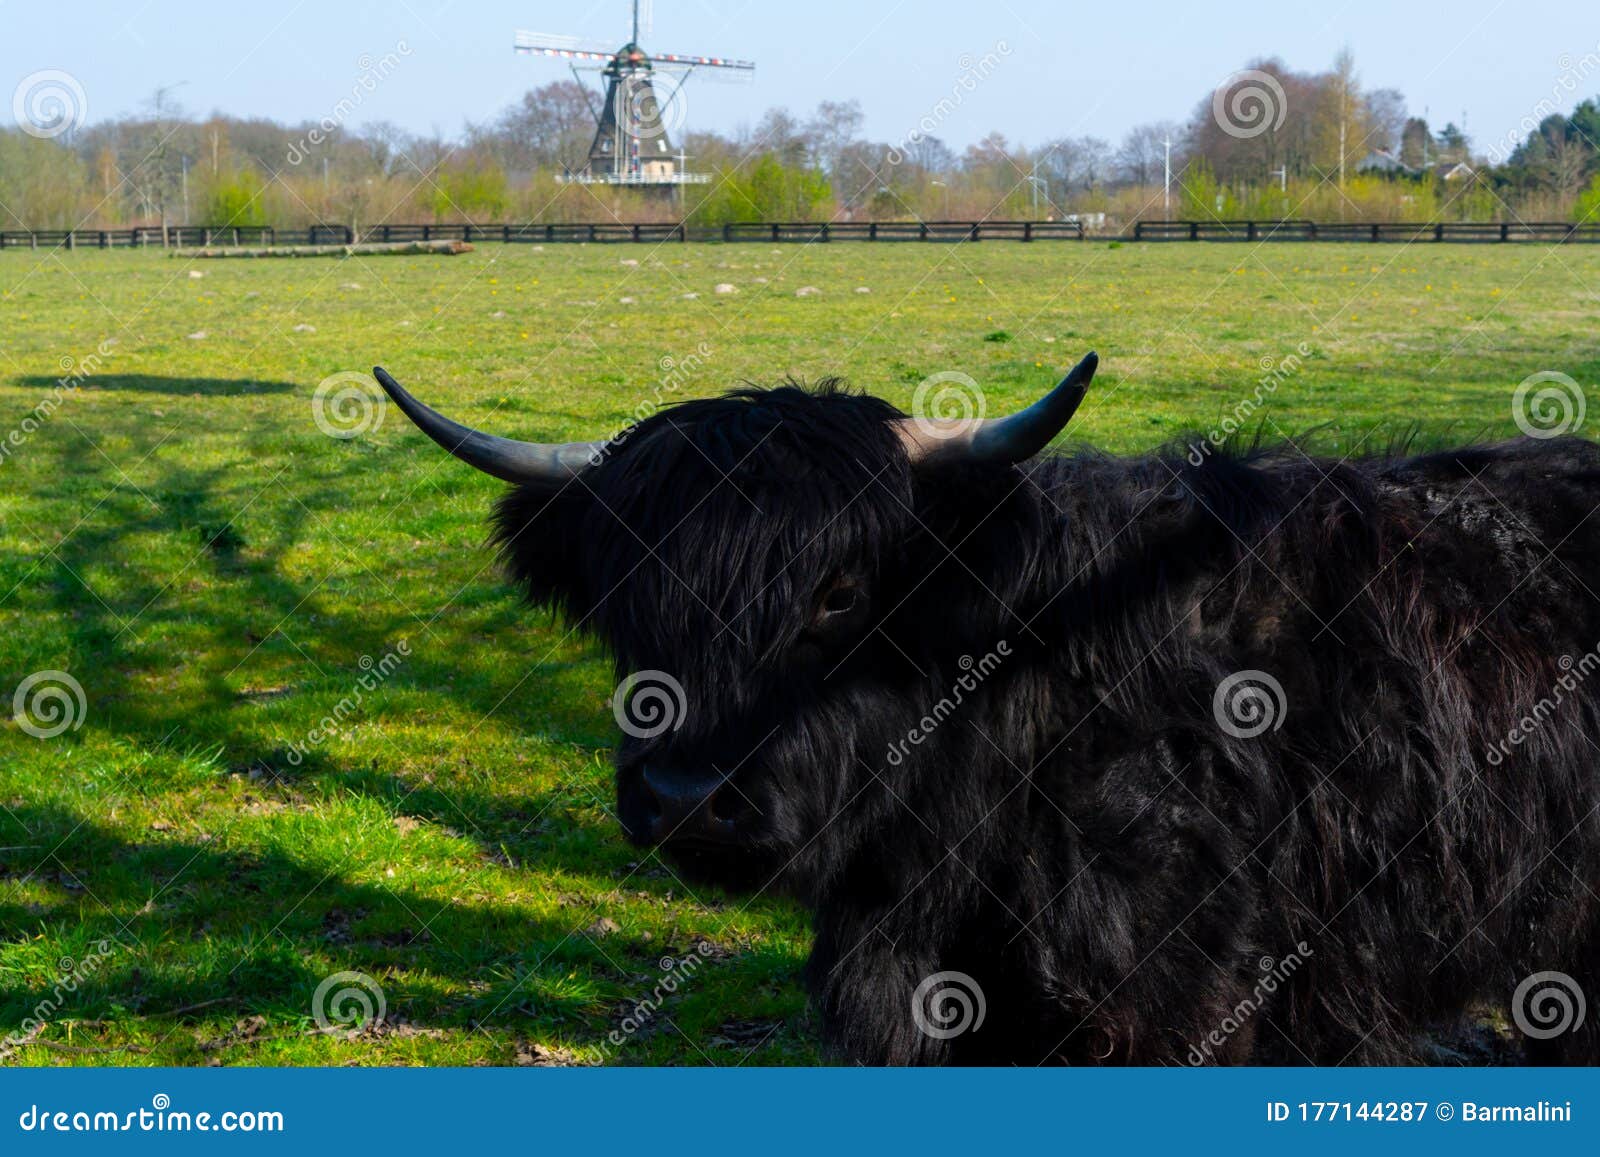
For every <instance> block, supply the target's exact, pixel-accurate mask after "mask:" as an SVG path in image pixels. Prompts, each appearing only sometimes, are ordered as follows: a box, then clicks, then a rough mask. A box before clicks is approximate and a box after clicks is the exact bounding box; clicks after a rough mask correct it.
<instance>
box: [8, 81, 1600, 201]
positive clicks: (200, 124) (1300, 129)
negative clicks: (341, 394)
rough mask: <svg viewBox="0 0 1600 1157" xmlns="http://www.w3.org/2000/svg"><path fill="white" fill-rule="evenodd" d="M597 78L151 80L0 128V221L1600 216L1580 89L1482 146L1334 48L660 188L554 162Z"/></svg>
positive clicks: (711, 143) (749, 160)
mask: <svg viewBox="0 0 1600 1157" xmlns="http://www.w3.org/2000/svg"><path fill="white" fill-rule="evenodd" d="M1597 64H1600V62H1597ZM598 100H599V97H598V94H597V93H595V92H594V91H592V90H586V89H585V88H584V87H583V86H582V85H580V84H579V83H577V82H576V81H574V80H561V81H555V82H552V83H549V84H546V85H543V86H541V87H539V88H535V89H532V90H530V91H529V92H528V93H526V94H525V95H524V96H523V97H522V99H521V100H519V101H518V102H516V103H515V104H513V105H511V106H509V107H507V108H505V109H503V110H501V111H500V112H499V113H498V114H496V115H494V116H493V117H491V118H489V119H487V120H485V121H483V122H481V123H471V124H468V125H467V126H466V127H465V128H464V130H463V131H462V132H461V133H460V134H458V135H457V136H456V137H454V138H448V139H447V138H446V137H444V136H442V135H440V134H438V133H433V134H414V133H409V132H406V131H404V130H402V129H400V128H399V127H397V126H395V125H393V124H389V123H385V122H378V123H373V124H367V125H364V126H361V127H348V126H346V125H343V124H338V123H331V122H329V121H324V122H322V123H320V124H316V123H306V124H283V123H279V122H277V121H273V120H268V119H264V118H241V117H230V116H223V115H220V114H215V115H212V116H209V117H205V118H199V117H195V116H191V115H189V114H188V113H187V112H185V110H184V109H182V108H181V107H180V106H179V105H178V104H177V102H176V101H175V100H174V98H173V94H172V92H171V91H170V90H167V89H161V90H157V91H156V92H155V93H153V94H152V95H151V97H150V99H149V100H148V101H147V102H146V103H145V105H144V106H143V107H142V108H141V109H140V110H139V112H137V113H135V114H132V115H128V116H123V117H120V118H117V119H113V120H106V121H101V122H97V123H94V124H89V125H85V126H81V127H76V128H74V129H72V130H71V131H67V132H61V133H48V132H45V133H41V132H37V131H36V132H33V133H29V132H24V131H22V130H21V129H12V130H8V131H4V132H0V228H6V229H24V228H64V227H68V226H79V227H84V228H96V227H98V228H112V227H125V226H128V225H133V224H145V225H153V224H161V223H167V224H175V223H192V224H213V225H215V224H234V225H265V224H271V225H276V226H279V227H281V228H289V227H297V226H304V225H307V224H311V223H317V222H330V223H342V224H348V225H351V226H353V227H356V228H361V227H363V226H366V225H370V224H375V223H380V222H384V221H390V222H416V221H440V222H444V221H463V220H471V221H478V222H492V221H538V222H569V221H610V220H624V221H650V220H681V219H687V220H689V221H690V222H691V223H694V224H699V225H720V224H724V223H727V222H736V221H763V220H819V219H847V220H906V219H917V218H920V219H924V220H937V219H963V220H966V219H977V218H984V217H993V218H1002V219H1027V218H1036V219H1044V218H1060V217H1062V216H1064V215H1067V214H1098V213H1103V214H1106V216H1107V219H1108V223H1109V224H1111V225H1112V226H1116V225H1121V224H1125V223H1127V222H1131V221H1133V220H1136V219H1139V218H1160V217H1163V216H1166V217H1173V218H1178V217H1182V218H1189V219H1194V218H1199V219H1208V218H1212V217H1216V218H1222V219H1240V218H1246V217H1254V218H1281V217H1297V218H1312V219H1318V220H1341V219H1343V220H1411V221H1418V220H1426V221H1436V220H1442V221H1454V220H1460V221H1488V220H1516V219H1522V220H1570V219H1585V218H1587V219H1589V220H1596V219H1600V101H1597V100H1596V99H1594V98H1591V99H1588V100H1584V101H1582V102H1580V103H1578V104H1577V105H1576V107H1575V108H1574V109H1573V110H1572V111H1571V112H1570V113H1569V112H1561V111H1553V110H1548V109H1546V110H1544V115H1542V116H1541V118H1540V119H1539V121H1538V123H1537V125H1535V126H1533V127H1531V129H1530V131H1528V133H1527V135H1526V137H1525V139H1522V140H1520V141H1518V142H1516V143H1515V145H1514V147H1511V148H1509V149H1508V150H1505V155H1504V156H1499V155H1494V153H1495V152H1496V151H1497V150H1491V153H1490V154H1488V155H1485V154H1480V153H1477V152H1475V151H1474V149H1473V143H1472V141H1471V140H1470V138H1469V137H1468V135H1467V133H1466V131H1465V130H1464V128H1463V127H1462V126H1461V125H1459V124H1457V123H1454V122H1449V123H1446V124H1444V125H1443V126H1440V127H1437V128H1436V127H1434V126H1433V125H1432V124H1430V123H1429V122H1428V120H1427V119H1425V117H1423V116H1418V115H1415V113H1414V112H1412V111H1411V110H1409V109H1408V108H1407V104H1406V100H1405V97H1404V96H1403V94H1401V93H1400V92H1399V91H1397V90H1394V89H1369V88H1365V87H1364V86H1363V85H1362V84H1361V81H1360V77H1359V75H1358V73H1357V70H1356V66H1355V61H1354V60H1353V58H1352V57H1351V55H1350V54H1349V53H1348V52H1342V53H1340V54H1339V55H1338V56H1337V57H1336V58H1335V60H1334V61H1333V64H1332V65H1331V67H1330V68H1328V69H1327V70H1326V71H1322V72H1297V71H1295V70H1293V69H1291V68H1289V67H1287V66H1286V65H1284V64H1283V62H1282V61H1280V60H1277V59H1265V60H1257V61H1253V62H1252V63H1251V64H1250V65H1249V66H1248V68H1246V69H1244V70H1241V71H1240V72H1239V73H1237V74H1235V76H1234V77H1231V78H1229V80H1228V81H1226V82H1225V83H1224V84H1223V85H1222V86H1220V87H1219V88H1218V89H1216V90H1215V91H1213V92H1211V93H1208V94H1206V95H1205V96H1204V97H1202V98H1201V99H1200V100H1199V101H1198V102H1197V104H1196V106H1195V108H1194V110H1193V112H1192V113H1191V115H1190V116H1189V117H1188V118H1187V119H1185V120H1178V121H1164V122H1156V123H1151V124H1144V125H1140V126H1137V127H1135V128H1134V129H1132V130H1130V131H1129V132H1128V133H1127V134H1125V135H1124V136H1123V138H1122V139H1121V141H1119V142H1117V143H1115V144H1114V143H1112V142H1111V141H1108V140H1105V139H1103V138H1100V137H1096V136H1092V135H1090V136H1078V137H1062V138H1058V139H1053V140H1047V141H1044V142H1041V143H1040V144H1037V145H1033V146H1026V145H1021V144H1017V143H1015V142H1012V141H1011V140H1009V139H1008V138H1007V137H1006V136H1005V135H1004V134H1003V133H1001V132H998V131H997V132H992V133H989V134H988V135H987V136H985V137H983V138H982V139H981V140H979V141H977V142H976V143H974V144H972V145H970V146H968V147H966V148H965V149H962V150H960V151H957V150H955V149H953V148H951V147H950V146H949V145H947V144H946V143H945V142H944V141H943V140H941V139H940V138H939V137H938V136H937V135H935V134H932V133H918V132H912V133H910V134H908V135H907V136H906V137H905V138H903V139H902V140H901V141H900V142H897V143H888V142H883V141H874V140H871V139H869V138H868V137H867V136H866V135H865V134H864V132H863V127H864V123H865V117H864V114H863V111H862V108H861V106H860V104H859V103H858V102H856V101H824V102H822V103H821V104H819V105H818V106H817V108H816V109H815V110H814V111H813V112H811V113H810V114H809V115H796V114H794V113H792V112H790V111H788V110H786V109H783V108H774V109H771V110H770V111H768V112H767V113H766V114H765V115H764V116H762V117H761V118H760V119H759V120H758V121H757V122H756V123H755V124H754V125H752V126H749V127H746V128H741V129H740V130H738V131H736V132H733V133H727V134H723V133H714V132H706V131H695V130H692V129H691V130H690V131H688V132H687V133H685V134H683V135H682V136H681V137H675V138H674V140H673V147H674V149H675V151H681V152H682V153H683V154H684V155H685V157H686V158H687V164H688V167H689V168H690V170H691V171H694V172H698V173H703V174H706V175H707V176H709V178H710V180H709V181H707V182H706V183H705V184H701V185H687V186H684V187H682V188H681V189H680V190H678V191H676V192H675V193H674V194H673V195H672V196H670V197H668V196H663V195H662V194H661V193H660V192H659V191H650V190H640V189H627V188H614V187H607V186H596V185H578V184H573V183H566V182H563V181H562V179H561V178H562V176H563V175H564V174H566V173H569V172H572V171H576V170H579V169H581V168H582V166H583V164H584V161H585V158H586V157H587V154H588V148H589V143H590V140H591V138H592V137H593V134H594V125H595V108H596V105H597V104H598ZM1169 173H1170V180H1169Z"/></svg>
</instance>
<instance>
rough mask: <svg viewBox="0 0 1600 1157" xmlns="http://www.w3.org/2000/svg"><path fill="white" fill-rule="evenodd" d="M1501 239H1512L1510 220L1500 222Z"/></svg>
mask: <svg viewBox="0 0 1600 1157" xmlns="http://www.w3.org/2000/svg"><path fill="white" fill-rule="evenodd" d="M1500 240H1502V241H1510V240H1511V222H1510V221H1502V222H1500Z"/></svg>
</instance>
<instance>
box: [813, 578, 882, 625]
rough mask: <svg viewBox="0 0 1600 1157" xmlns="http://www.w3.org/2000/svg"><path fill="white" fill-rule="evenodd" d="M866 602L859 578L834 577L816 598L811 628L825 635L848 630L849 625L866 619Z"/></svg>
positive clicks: (865, 593)
mask: <svg viewBox="0 0 1600 1157" xmlns="http://www.w3.org/2000/svg"><path fill="white" fill-rule="evenodd" d="M867 603H869V599H867V589H866V586H864V584H862V583H861V581H859V579H854V578H850V576H845V578H837V579H834V581H832V583H830V584H829V586H827V587H824V589H822V592H821V595H819V597H818V600H816V615H814V616H813V618H811V629H813V631H816V632H822V634H827V635H835V634H838V632H840V631H848V629H850V627H851V626H854V624H858V623H859V621H864V619H866V615H867Z"/></svg>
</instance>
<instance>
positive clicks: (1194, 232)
mask: <svg viewBox="0 0 1600 1157" xmlns="http://www.w3.org/2000/svg"><path fill="white" fill-rule="evenodd" d="M1189 240H1190V241H1198V240H1200V222H1198V221H1190V222H1189Z"/></svg>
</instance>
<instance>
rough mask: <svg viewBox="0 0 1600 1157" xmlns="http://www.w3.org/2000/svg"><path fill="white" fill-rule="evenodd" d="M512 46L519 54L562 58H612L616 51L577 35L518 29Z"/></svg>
mask: <svg viewBox="0 0 1600 1157" xmlns="http://www.w3.org/2000/svg"><path fill="white" fill-rule="evenodd" d="M512 47H513V48H514V49H515V50H516V52H517V54H518V55H519V56H555V57H559V58H560V59H562V60H610V59H611V58H612V57H613V56H615V55H616V52H615V51H607V50H606V48H605V47H604V46H603V45H600V44H596V43H595V42H593V41H588V42H585V41H581V40H579V39H578V38H577V37H576V36H552V35H550V34H549V33H547V32H524V31H522V30H521V29H518V31H517V35H516V39H515V41H513V43H512Z"/></svg>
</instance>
